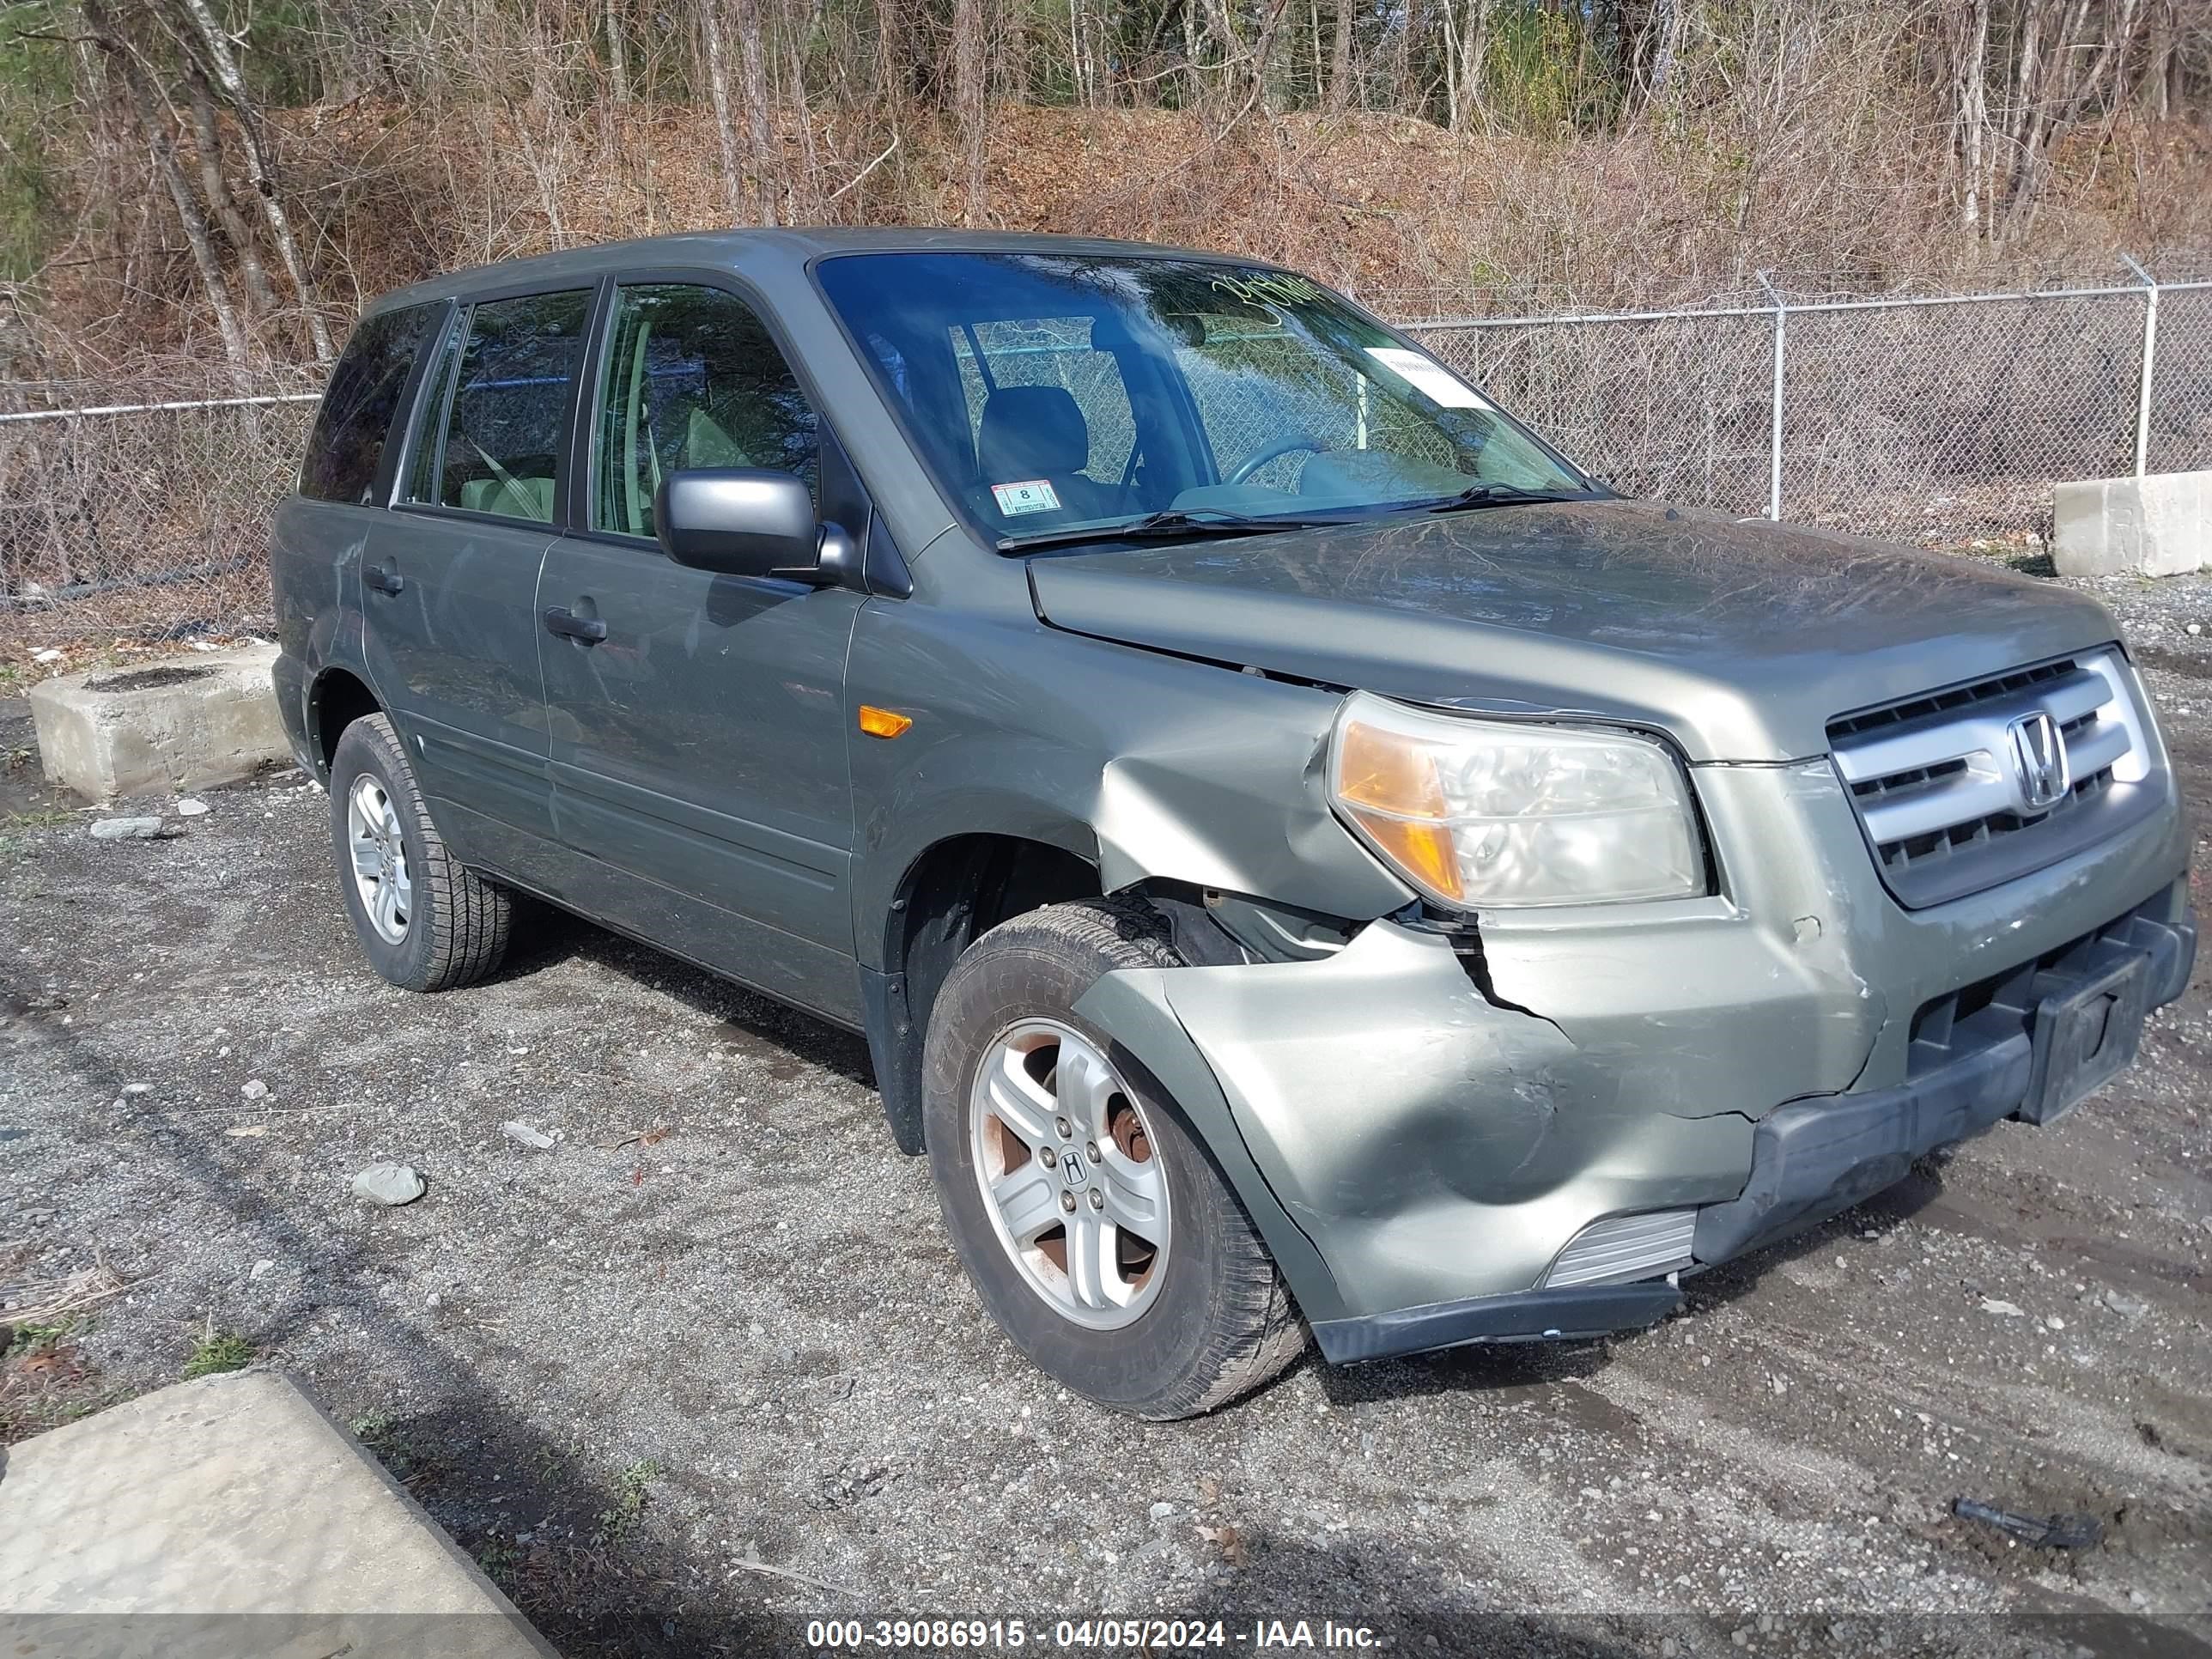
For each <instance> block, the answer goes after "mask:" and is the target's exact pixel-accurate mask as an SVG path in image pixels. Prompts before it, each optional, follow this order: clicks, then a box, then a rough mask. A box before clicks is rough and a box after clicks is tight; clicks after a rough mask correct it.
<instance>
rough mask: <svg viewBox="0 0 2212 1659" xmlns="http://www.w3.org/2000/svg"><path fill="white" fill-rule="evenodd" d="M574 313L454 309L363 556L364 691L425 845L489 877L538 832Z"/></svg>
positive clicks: (545, 827)
mask: <svg viewBox="0 0 2212 1659" xmlns="http://www.w3.org/2000/svg"><path fill="white" fill-rule="evenodd" d="M590 311H591V293H590V291H589V290H588V289H579V290H575V291H572V292H563V293H556V294H538V295H524V296H521V297H519V298H514V299H502V300H494V301H479V302H477V303H476V304H474V305H468V304H464V305H462V306H460V307H459V308H457V310H456V311H455V312H454V314H453V321H452V325H451V327H450V330H449V332H448V335H447V339H446V341H445V343H444V345H443V348H442V353H441V356H440V357H439V359H438V360H437V361H436V362H434V363H433V365H432V366H431V369H430V372H429V377H428V380H426V381H425V384H424V386H423V391H422V396H421V398H419V399H418V412H417V416H416V422H415V428H414V431H413V433H412V435H411V437H410V443H409V446H408V453H407V456H406V459H405V460H404V464H403V465H404V474H403V477H402V478H401V480H400V488H399V490H398V505H397V507H396V508H395V510H394V511H392V512H391V513H386V514H384V515H382V520H383V521H382V522H381V523H380V525H379V526H377V527H376V529H374V531H373V532H371V533H370V536H369V538H368V544H367V545H366V547H365V548H364V549H363V552H362V572H361V580H362V613H363V615H364V617H366V624H365V635H364V641H363V642H364V646H365V648H366V654H367V662H368V670H369V675H370V678H371V680H372V681H373V683H374V686H375V689H376V692H377V695H378V696H379V697H380V698H381V699H382V701H383V702H384V705H385V707H386V708H387V709H389V710H390V711H391V714H392V721H393V724H394V725H395V726H398V731H399V737H400V741H401V742H402V743H403V744H405V745H406V748H407V751H408V756H409V758H410V760H411V761H412V762H413V763H414V766H415V770H416V777H417V779H418V780H419V781H420V782H421V784H422V793H423V795H424V797H425V799H427V800H428V803H429V807H430V814H431V817H433V818H434V819H435V821H436V823H437V825H438V829H439V833H440V834H441V835H442V836H444V837H445V838H446V840H447V842H450V843H452V845H453V848H454V850H455V852H456V853H457V854H459V856H460V857H461V858H462V859H464V860H466V861H468V862H470V863H472V864H481V865H484V866H489V867H490V868H492V869H495V870H513V871H517V872H525V873H526V872H528V871H529V870H530V869H531V868H532V866H533V864H534V862H535V858H536V852H537V849H538V848H542V847H544V845H545V843H546V842H548V841H550V838H551V836H552V834H553V815H552V790H551V779H550V771H549V761H548V754H547V750H548V745H547V743H546V737H545V703H544V682H543V680H542V679H541V678H540V675H539V671H538V636H539V625H538V615H537V610H536V604H535V601H536V597H537V590H538V570H539V568H540V566H541V565H542V564H543V562H544V556H545V550H546V549H547V548H548V547H549V546H550V545H551V544H552V542H553V537H554V527H553V504H554V502H555V501H556V500H557V499H558V497H557V495H556V490H557V489H558V481H557V477H556V474H557V472H558V470H559V468H558V459H559V458H560V457H561V456H562V455H563V454H564V453H566V448H565V445H566V441H567V435H568V422H569V418H570V409H571V405H572V404H573V403H574V396H575V383H576V377H577V375H578V374H579V373H580V370H581V368H582V364H583V355H584V344H585V335H586V321H587V319H588V317H589V314H590Z"/></svg>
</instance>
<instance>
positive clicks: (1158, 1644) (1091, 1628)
mask: <svg viewBox="0 0 2212 1659" xmlns="http://www.w3.org/2000/svg"><path fill="white" fill-rule="evenodd" d="M1032 1640H1034V1641H1035V1642H1036V1644H1037V1645H1038V1646H1040V1647H1042V1646H1043V1645H1045V1644H1046V1643H1047V1642H1048V1641H1049V1642H1050V1644H1051V1645H1052V1646H1054V1647H1055V1648H1060V1649H1076V1650H1091V1651H1097V1652H1114V1651H1119V1650H1128V1649H1135V1650H1152V1651H1165V1652H1176V1651H1182V1650H1195V1649H1202V1648H1227V1647H1231V1646H1236V1647H1243V1648H1249V1649H1271V1648H1273V1649H1299V1648H1304V1649H1334V1650H1339V1651H1345V1650H1352V1651H1358V1650H1363V1649H1367V1648H1372V1647H1374V1646H1375V1645H1376V1643H1377V1640H1378V1638H1377V1636H1376V1632H1374V1631H1373V1630H1372V1629H1370V1627H1369V1626H1365V1625H1340V1624H1338V1623H1337V1622H1336V1621H1335V1620H1334V1619H1323V1620H1320V1621H1318V1622H1317V1623H1316V1621H1315V1620H1308V1619H1255V1620H1253V1621H1252V1622H1251V1624H1250V1626H1249V1627H1247V1626H1231V1625H1230V1624H1228V1623H1227V1621H1225V1620H1219V1619H1214V1620H1183V1619H1080V1620H1077V1619H1062V1620H1057V1621H1055V1622H1054V1624H1053V1625H1051V1626H1049V1627H1047V1626H1043V1625H1042V1624H1040V1625H1039V1626H1037V1627H1036V1633H1035V1635H1034V1636H1032V1635H1031V1632H1030V1626H1029V1625H1028V1624H1027V1622H1026V1621H1024V1620H1019V1619H991V1620H981V1619H950V1620H948V1619H912V1620H908V1619H889V1620H861V1619H823V1620H814V1621H812V1622H811V1623H810V1624H809V1625H808V1626H807V1627H806V1645H807V1646H808V1647H810V1648H831V1649H836V1648H846V1649H866V1648H876V1649H884V1650H898V1649H918V1650H927V1651H931V1652H935V1651H939V1650H944V1649H946V1648H977V1649H990V1648H1000V1649H1012V1648H1023V1647H1027V1646H1028V1645H1029V1644H1030V1642H1031V1641H1032Z"/></svg>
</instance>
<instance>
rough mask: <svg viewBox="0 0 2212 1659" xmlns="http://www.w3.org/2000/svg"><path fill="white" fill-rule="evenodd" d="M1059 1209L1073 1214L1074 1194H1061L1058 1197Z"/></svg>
mask: <svg viewBox="0 0 2212 1659" xmlns="http://www.w3.org/2000/svg"><path fill="white" fill-rule="evenodd" d="M1060 1208H1061V1209H1063V1210H1066V1211H1068V1212H1071V1213H1073V1211H1074V1209H1075V1194H1073V1193H1062V1194H1060Z"/></svg>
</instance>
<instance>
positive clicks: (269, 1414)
mask: <svg viewBox="0 0 2212 1659" xmlns="http://www.w3.org/2000/svg"><path fill="white" fill-rule="evenodd" d="M26 1643H28V1644H31V1645H30V1646H25V1645H23V1644H26ZM33 1651H36V1652H39V1653H54V1654H64V1653H65V1654H69V1655H71V1656H73V1659H88V1656H94V1655H98V1656H106V1655H111V1654H112V1655H114V1656H117V1659H122V1656H125V1655H129V1656H133V1659H136V1656H140V1655H143V1656H146V1659H153V1656H155V1655H159V1656H161V1659H276V1656H283V1659H292V1656H295V1655H297V1656H301V1659H320V1656H325V1655H329V1654H334V1653H350V1654H353V1655H355V1656H356V1659H368V1656H370V1655H392V1656H395V1659H396V1656H398V1655H403V1654H404V1655H407V1656H410V1659H413V1656H437V1659H553V1656H552V1650H551V1649H550V1648H549V1647H547V1646H546V1645H545V1644H544V1641H543V1640H542V1639H540V1638H538V1635H537V1633H536V1632H534V1631H532V1629H531V1628H530V1626H528V1625H527V1624H526V1622H524V1620H523V1618H522V1615H521V1614H520V1613H517V1612H516V1611H515V1610H514V1607H513V1605H512V1604H511V1603H510V1602H509V1601H507V1598H506V1597H505V1596H503V1595H501V1594H500V1593H499V1590H498V1589H496V1588H495V1586H494V1585H493V1584H492V1583H491V1581H490V1580H489V1579H488V1578H486V1577H484V1576H483V1573H482V1572H481V1571H478V1570H477V1565H476V1564H475V1563H474V1562H473V1561H471V1560H470V1559H468V1557H466V1556H465V1555H464V1554H462V1553H461V1552H460V1551H459V1549H458V1548H456V1547H454V1545H453V1541H452V1540H451V1539H449V1538H447V1536H446V1534H444V1533H443V1532H442V1531H441V1530H440V1529H439V1528H438V1525H437V1523H436V1522H434V1521H432V1520H431V1519H430V1517H429V1516H427V1515H425V1514H423V1512H422V1510H421V1508H420V1507H419V1506H418V1505H417V1504H416V1503H415V1501H414V1499H412V1498H410V1497H409V1496H408V1495H407V1494H406V1492H404V1491H403V1490H402V1489H401V1488H400V1486H398V1483H397V1482H395V1481H394V1480H392V1478H391V1476H389V1475H388V1474H386V1473H385V1472H384V1470H383V1468H381V1467H380V1465H379V1464H378V1463H377V1462H376V1461H375V1459H374V1458H373V1457H371V1456H370V1455H368V1453H367V1452H365V1451H363V1450H362V1448H361V1446H360V1445H359V1443H356V1441H355V1440H354V1438H353V1437H351V1436H350V1435H349V1434H347V1433H345V1432H344V1431H343V1430H341V1429H339V1428H338V1427H337V1425H335V1424H333V1423H332V1422H331V1420H330V1419H328V1418H326V1417H325V1416H324V1415H323V1413H322V1412H321V1410H320V1409H319V1407H317V1406H316V1405H315V1404H314V1402H313V1401H311V1400H309V1399H308V1398H307V1395H305V1394H303V1393H301V1390H300V1389H298V1388H297V1387H296V1386H295V1385H294V1384H293V1383H291V1382H290V1381H289V1379H288V1378H286V1377H284V1376H280V1375H278V1374H276V1373H275V1372H273V1371H246V1372H240V1373H238V1374H236V1375H233V1376H209V1377H203V1378H201V1379H199V1380H198V1381H197V1382H193V1383H178V1384H176V1385H175V1386H174V1387H172V1388H167V1389H158V1390H156V1391H155V1392H154V1393H152V1394H149V1395H141V1396H140V1397H139V1398H137V1399H136V1400H133V1401H128V1402H126V1403H125V1404H123V1405H120V1406H116V1407H112V1408H110V1409H109V1410H107V1411H104V1412H101V1413H98V1414H97V1415H95V1416H92V1417H88V1418H86V1419H82V1421H80V1422H76V1423H71V1424H70V1425H67V1426H66V1427H64V1428H58V1429H54V1430H51V1431H48V1432H47V1433H45V1434H41V1435H37V1436H34V1437H32V1438H31V1439H28V1440H26V1441H23V1442H21V1443H20V1444H17V1445H15V1446H13V1447H10V1448H9V1449H8V1452H7V1464H6V1468H5V1473H4V1474H0V1652H5V1653H10V1654H15V1653H28V1652H33Z"/></svg>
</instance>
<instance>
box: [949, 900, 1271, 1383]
mask: <svg viewBox="0 0 2212 1659" xmlns="http://www.w3.org/2000/svg"><path fill="white" fill-rule="evenodd" d="M985 945H989V946H991V947H992V948H994V949H998V950H1023V949H1027V950H1030V951H1038V952H1040V953H1044V954H1049V955H1052V956H1054V957H1063V958H1064V957H1068V956H1073V957H1076V958H1077V959H1079V960H1080V959H1082V958H1085V957H1087V958H1090V959H1091V960H1093V961H1097V962H1099V963H1103V964H1105V965H1106V968H1107V970H1108V971H1111V970H1113V969H1121V968H1180V967H1182V966H1184V965H1185V964H1184V962H1183V959H1182V956H1181V955H1180V954H1179V953H1178V952H1177V951H1176V948H1175V945H1174V942H1173V937H1172V935H1171V933H1170V929H1169V927H1168V923H1167V919H1166V918H1165V917H1164V916H1163V915H1161V914H1160V913H1159V912H1158V910H1156V909H1154V908H1152V906H1151V905H1150V904H1148V903H1146V902H1145V901H1144V900H1143V899H1141V898H1133V897H1128V896H1121V897H1110V898H1093V899H1078V900H1074V901H1073V902H1067V903H1063V904H1054V905H1048V906H1047V907H1045V908H1042V909H1039V910H1032V911H1030V912H1028V913H1026V914H1024V915H1019V916H1016V917H1014V918H1012V920H1011V921H1006V922H1004V923H1002V924H1001V925H1000V927H996V928H994V929H993V930H992V932H991V933H988V934H987V935H985V937H984V939H982V940H979V941H978V942H977V946H976V947H975V948H979V949H980V948H983V947H984V946H985ZM957 971H958V969H957V968H956V969H955V972H956V973H957ZM1194 1139H1195V1137H1194ZM1206 1176H1208V1177H1209V1178H1211V1179H1212V1180H1213V1181H1215V1182H1217V1183H1218V1186H1219V1188H1220V1192H1221V1196H1222V1197H1223V1198H1224V1199H1225V1200H1226V1202H1227V1203H1228V1205H1229V1206H1231V1211H1232V1212H1233V1213H1234V1216H1235V1218H1236V1222H1237V1226H1236V1227H1235V1229H1234V1230H1233V1231H1234V1232H1235V1234H1236V1237H1235V1238H1234V1240H1233V1242H1232V1245H1231V1252H1230V1255H1229V1258H1228V1259H1227V1260H1226V1261H1224V1262H1223V1263H1222V1264H1221V1268H1220V1271H1219V1272H1218V1275H1217V1278H1216V1279H1215V1282H1214V1283H1213V1285H1212V1286H1211V1287H1210V1289H1211V1294H1210V1296H1209V1297H1208V1301H1207V1329H1206V1334H1205V1336H1204V1339H1203V1340H1202V1342H1201V1344H1200V1354H1199V1357H1198V1358H1197V1359H1196V1361H1195V1362H1194V1364H1192V1365H1191V1366H1190V1367H1189V1368H1188V1370H1187V1371H1186V1372H1185V1373H1184V1374H1183V1375H1182V1376H1179V1377H1177V1378H1176V1379H1175V1380H1174V1382H1173V1383H1172V1384H1171V1385H1170V1387H1168V1388H1167V1389H1165V1390H1164V1392H1163V1393H1162V1394H1161V1395H1158V1396H1157V1397H1156V1398H1154V1399H1152V1400H1151V1401H1146V1402H1145V1403H1144V1404H1143V1405H1142V1406H1140V1407H1136V1408H1135V1410H1136V1413H1137V1414H1138V1415H1139V1416H1141V1417H1145V1418H1148V1419H1152V1420H1154V1421H1159V1422H1165V1421H1170V1420H1172V1419H1176V1418H1183V1417H1195V1416H1198V1415H1200V1414H1202V1413H1206V1412H1210V1411H1213V1410H1215V1409H1217V1408H1218V1407H1222V1406H1225V1405H1227V1404H1228V1403H1229V1402H1230V1401H1233V1400H1236V1399H1238V1398H1239V1397H1241V1396H1243V1395H1247V1394H1249V1393H1251V1392H1252V1391H1253V1390H1254V1389H1258V1388H1260V1387H1261V1386H1262V1385H1263V1384H1265V1383H1269V1382H1271V1381H1273V1379H1274V1378H1275V1377H1276V1376H1279V1375H1280V1374H1281V1373H1282V1372H1283V1371H1284V1370H1285V1369H1287V1368H1288V1367H1289V1366H1290V1365H1291V1364H1292V1363H1293V1362H1294V1361H1296V1360H1297V1358H1298V1356H1299V1355H1300V1354H1302V1353H1304V1352H1305V1349H1306V1346H1307V1341H1308V1337H1307V1333H1306V1327H1305V1322H1304V1320H1303V1319H1301V1318H1300V1317H1299V1316H1298V1311H1297V1304H1296V1303H1295V1302H1294V1301H1293V1300H1292V1299H1291V1292H1290V1287H1289V1285H1286V1284H1285V1282H1284V1280H1283V1276H1282V1274H1281V1273H1279V1271H1278V1270H1277V1268H1276V1267H1275V1263H1274V1259H1273V1257H1272V1256H1270V1255H1268V1254H1267V1246H1266V1244H1265V1243H1262V1242H1261V1238H1260V1237H1259V1234H1258V1232H1257V1231H1256V1230H1255V1228H1254V1227H1253V1225H1252V1223H1251V1218H1250V1217H1249V1216H1248V1215H1246V1214H1245V1213H1244V1210H1243V1205H1242V1204H1240V1203H1239V1202H1238V1201H1237V1196H1236V1194H1235V1193H1234V1192H1233V1191H1231V1189H1230V1187H1229V1184H1228V1182H1227V1181H1226V1180H1225V1179H1223V1178H1222V1177H1221V1176H1220V1175H1219V1174H1218V1171H1216V1170H1211V1169H1209V1170H1206Z"/></svg>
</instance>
